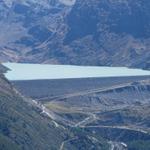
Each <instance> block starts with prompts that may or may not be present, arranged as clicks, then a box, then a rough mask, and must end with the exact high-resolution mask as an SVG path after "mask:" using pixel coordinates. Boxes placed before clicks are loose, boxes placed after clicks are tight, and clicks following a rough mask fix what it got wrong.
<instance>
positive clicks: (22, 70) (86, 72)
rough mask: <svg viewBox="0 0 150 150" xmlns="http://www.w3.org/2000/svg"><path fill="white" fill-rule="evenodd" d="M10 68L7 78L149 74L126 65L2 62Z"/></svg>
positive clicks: (28, 78) (149, 73)
mask: <svg viewBox="0 0 150 150" xmlns="http://www.w3.org/2000/svg"><path fill="white" fill-rule="evenodd" d="M3 65H5V66H6V67H8V68H9V69H11V71H8V72H7V73H6V77H7V78H8V79H9V80H36V79H64V78H87V77H119V76H141V75H150V71H146V70H142V69H129V68H126V67H98V66H95V67H93V66H72V65H46V64H22V63H3Z"/></svg>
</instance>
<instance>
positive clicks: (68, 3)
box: [59, 0, 76, 6]
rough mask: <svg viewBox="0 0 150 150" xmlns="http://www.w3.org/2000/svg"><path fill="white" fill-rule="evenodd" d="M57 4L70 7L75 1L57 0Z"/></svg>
mask: <svg viewBox="0 0 150 150" xmlns="http://www.w3.org/2000/svg"><path fill="white" fill-rule="evenodd" d="M59 2H61V3H63V4H65V5H68V6H72V5H74V4H75V2H76V0H59Z"/></svg>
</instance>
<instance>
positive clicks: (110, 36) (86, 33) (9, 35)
mask: <svg viewBox="0 0 150 150" xmlns="http://www.w3.org/2000/svg"><path fill="white" fill-rule="evenodd" d="M0 4H1V5H0V28H1V29H2V31H1V32H0V60H1V61H16V62H32V63H55V64H77V65H108V66H129V67H139V68H144V69H149V68H150V62H149V60H150V50H149V48H150V44H149V43H150V41H149V38H150V30H149V28H150V15H149V14H150V9H149V7H150V2H149V1H147V0H132V1H131V0H123V1H119V0H118V1H116V0H101V1H99V0H86V1H83V0H82V1H81V0H44V1H38V0H32V1H29V0H21V1H16V0H7V1H1V2H0Z"/></svg>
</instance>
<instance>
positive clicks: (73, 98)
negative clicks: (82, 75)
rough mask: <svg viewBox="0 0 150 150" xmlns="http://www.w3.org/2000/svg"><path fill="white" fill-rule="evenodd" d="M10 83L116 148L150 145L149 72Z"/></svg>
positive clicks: (57, 117) (60, 119) (62, 118)
mask: <svg viewBox="0 0 150 150" xmlns="http://www.w3.org/2000/svg"><path fill="white" fill-rule="evenodd" d="M13 85H14V86H15V87H16V88H17V89H18V90H19V91H20V92H21V93H22V94H24V95H26V96H28V97H31V98H34V100H36V102H37V103H38V104H43V105H44V106H45V107H46V108H47V111H48V112H50V113H53V116H54V118H53V119H54V120H55V121H56V122H57V123H62V124H63V125H64V126H66V125H67V127H69V128H70V127H71V129H72V130H73V131H75V132H76V131H79V132H80V131H82V130H84V131H86V133H84V134H87V135H88V136H89V134H90V136H91V135H92V136H93V135H95V138H97V137H98V136H101V137H102V138H104V139H106V140H107V141H108V143H109V144H110V145H111V144H112V145H111V147H110V148H112V147H115V148H116V149H117V150H122V149H123V150H127V149H128V150H141V149H142V150H149V148H150V117H149V113H150V111H149V108H150V76H141V77H115V78H87V79H65V80H63V79H62V80H39V81H38V80H35V81H14V82H13ZM31 89H32V92H31ZM68 89H69V90H68ZM39 91H40V93H39ZM80 133H81V132H80ZM80 135H81V134H80ZM74 142H75V141H73V143H74ZM115 148H114V149H115Z"/></svg>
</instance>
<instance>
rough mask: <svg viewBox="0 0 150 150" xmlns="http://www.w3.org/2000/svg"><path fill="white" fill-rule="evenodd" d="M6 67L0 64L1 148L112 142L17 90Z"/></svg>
mask: <svg viewBox="0 0 150 150" xmlns="http://www.w3.org/2000/svg"><path fill="white" fill-rule="evenodd" d="M5 71H7V68H5V67H3V66H1V65H0V149H1V150H12V149H13V150H29V149H30V150H35V149H37V150H41V149H42V150H47V149H49V150H69V149H72V150H77V149H83V150H85V149H86V150H88V149H89V150H91V149H92V148H95V149H101V150H108V149H110V147H111V145H110V144H109V143H108V141H107V140H105V139H104V138H102V137H101V136H99V137H97V136H94V135H91V133H90V132H87V131H84V130H83V131H82V130H77V129H74V130H72V129H71V128H69V127H67V126H66V125H62V124H58V123H57V122H55V121H54V120H53V117H52V116H51V114H50V113H48V112H47V111H46V109H45V107H44V106H42V105H40V106H39V105H37V103H35V102H34V101H32V99H27V98H25V97H24V96H22V95H21V94H20V93H18V91H17V90H16V89H15V88H14V87H13V86H12V84H11V83H10V82H9V81H8V80H7V79H6V78H5V77H4V75H3V73H5ZM89 136H90V137H91V138H88V137H89ZM93 138H96V139H97V141H96V142H95V141H94V140H93Z"/></svg>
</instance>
